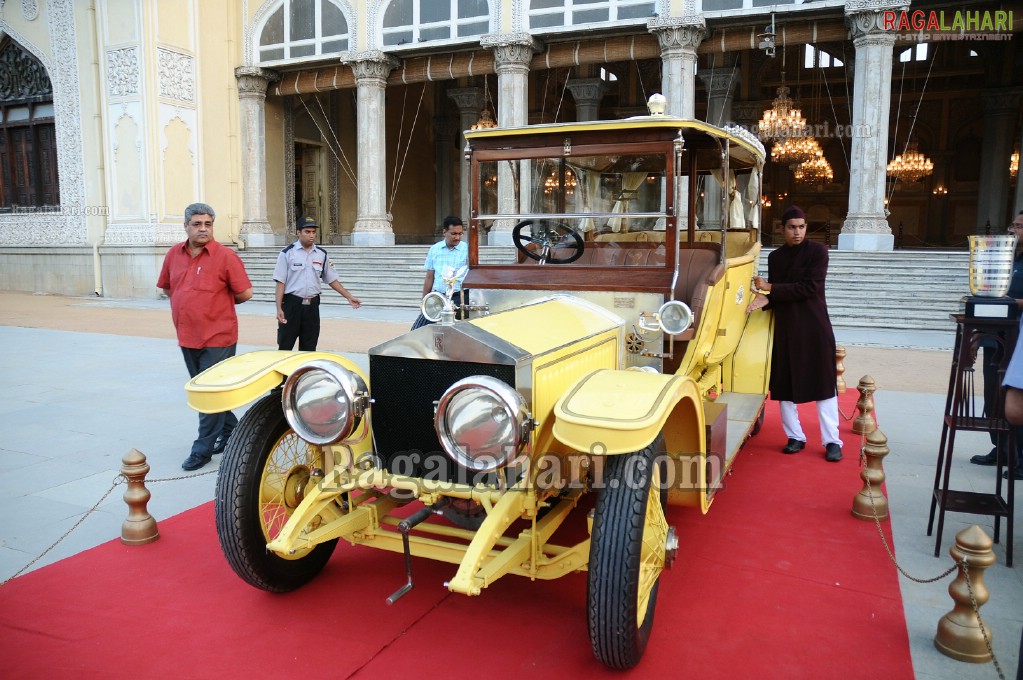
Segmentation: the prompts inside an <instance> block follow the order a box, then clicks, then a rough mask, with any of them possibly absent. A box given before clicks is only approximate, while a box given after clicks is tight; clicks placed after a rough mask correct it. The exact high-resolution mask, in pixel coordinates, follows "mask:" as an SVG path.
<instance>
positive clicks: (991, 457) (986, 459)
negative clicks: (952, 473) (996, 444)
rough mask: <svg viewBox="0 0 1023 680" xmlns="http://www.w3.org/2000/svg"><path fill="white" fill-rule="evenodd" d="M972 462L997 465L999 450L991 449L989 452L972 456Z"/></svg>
mask: <svg viewBox="0 0 1023 680" xmlns="http://www.w3.org/2000/svg"><path fill="white" fill-rule="evenodd" d="M970 462H971V463H973V464H974V465H997V464H998V452H997V451H996V450H995V449H991V451H989V452H988V453H985V454H980V453H978V454H977V455H976V456H973V457H972V458H970Z"/></svg>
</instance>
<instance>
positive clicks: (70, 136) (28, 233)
mask: <svg viewBox="0 0 1023 680" xmlns="http://www.w3.org/2000/svg"><path fill="white" fill-rule="evenodd" d="M47 8H48V12H47V17H48V22H49V23H48V29H49V37H50V45H49V47H50V52H49V54H47V53H44V52H43V51H42V50H40V49H39V48H38V47H36V46H35V45H34V44H33V43H32V41H30V40H28V39H27V38H26V37H25V36H24V35H22V34H21V33H20V32H19V31H18V30H16V29H14V28H12V27H11V26H10V25H9V24H8V23H7V22H6V21H4V19H3V17H2V16H0V31H2V32H3V33H5V34H7V35H9V36H11V38H12V39H13V40H15V41H16V42H17V43H18V44H19V45H21V46H22V47H23V48H24V49H25V50H26V51H27V52H29V53H30V54H31V55H32V56H33V57H35V58H36V59H38V60H39V62H40V63H41V64H42V67H43V68H44V69H45V70H46V74H47V75H48V76H49V79H50V84H51V86H52V88H53V108H54V123H55V125H54V127H55V129H56V136H57V172H58V181H59V183H60V203H61V210H60V212H56V213H46V214H29V215H3V216H0V244H3V245H73V244H82V243H86V242H87V240H88V232H87V229H86V221H85V217H86V214H87V213H88V212H89V210H88V208H90V206H86V205H85V177H84V167H85V166H84V160H83V157H82V120H81V108H80V105H79V99H78V98H79V88H78V55H77V51H76V47H75V45H76V44H77V41H76V39H75V38H76V34H75V22H74V6H73V0H51V1H50V2H49V4H48V6H47ZM28 225H31V227H32V228H31V229H27V228H26V226H28Z"/></svg>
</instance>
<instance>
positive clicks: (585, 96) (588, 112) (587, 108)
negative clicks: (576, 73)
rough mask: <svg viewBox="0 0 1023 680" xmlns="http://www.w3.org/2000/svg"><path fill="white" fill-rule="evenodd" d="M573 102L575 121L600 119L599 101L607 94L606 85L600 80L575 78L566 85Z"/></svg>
mask: <svg viewBox="0 0 1023 680" xmlns="http://www.w3.org/2000/svg"><path fill="white" fill-rule="evenodd" d="M566 87H567V88H568V91H569V92H571V93H572V98H573V99H574V100H575V119H576V120H578V121H587V120H597V119H598V118H600V101H601V100H602V99H603V98H604V93H605V92H607V83H606V82H604V81H603V80H602V79H600V78H577V79H576V80H570V81H568V85H566Z"/></svg>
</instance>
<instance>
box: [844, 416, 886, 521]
mask: <svg viewBox="0 0 1023 680" xmlns="http://www.w3.org/2000/svg"><path fill="white" fill-rule="evenodd" d="M888 453H889V449H888V437H885V436H884V433H883V432H881V430H878V429H876V428H875V429H874V431H873V432H871V433H870V434H868V435H867V443H866V445H865V446H864V447H863V455H864V457H865V458H866V465H864V467H863V469H862V470H861V471H860V478H861V479H862V480H863V488H862V489H860V492H859V493H858V494H856V496H855V497H854V498H853V506H852V516H853V517H855V518H856V519H863V520H867V521H868V522H869V521H872V520H873V519H874V517H875V516H876V517H877V519H886V518H887V517H888V499H887V498H885V495H884V494H883V493H881V485H882V484H883V483H884V467H882V465H881V464H882V462H883V460H884V457H885V456H887V455H888Z"/></svg>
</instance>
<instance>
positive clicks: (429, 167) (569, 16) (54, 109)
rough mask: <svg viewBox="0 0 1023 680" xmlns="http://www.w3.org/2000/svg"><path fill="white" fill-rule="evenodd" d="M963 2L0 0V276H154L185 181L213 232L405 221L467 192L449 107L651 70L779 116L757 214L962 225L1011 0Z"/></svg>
mask: <svg viewBox="0 0 1023 680" xmlns="http://www.w3.org/2000/svg"><path fill="white" fill-rule="evenodd" d="M966 5H967V3H949V2H929V1H921V2H912V4H911V3H910V2H909V1H908V0H852V1H850V2H835V1H833V0H812V1H809V0H808V1H803V2H784V1H781V2H773V3H767V2H762V1H761V0H218V1H216V2H206V1H200V0H0V265H2V266H0V288H3V289H7V290H24V291H37V292H54V293H64V294H72V295H83V294H88V293H92V292H95V293H97V294H102V295H109V296H113V297H155V296H156V295H157V290H156V288H155V280H156V274H157V272H158V270H159V266H160V262H161V261H162V257H163V254H164V252H165V251H166V248H167V246H169V245H171V244H172V243H175V242H177V241H180V240H181V239H182V238H183V226H182V222H183V211H184V208H185V206H186V205H187V204H189V203H191V202H194V201H204V202H206V203H209V204H211V205H212V206H213V207H214V209H215V210H216V211H217V220H216V235H217V238H218V239H219V240H220V241H221V242H224V243H228V244H235V245H236V246H237V247H239V248H254V247H261V246H280V245H283V244H284V243H286V242H288V241H289V240H291V239H293V238H294V224H295V221H296V219H297V217H298V216H300V215H302V214H310V215H313V216H314V217H315V218H316V219H317V221H318V222H319V224H320V225H321V240H322V241H323V242H324V243H328V244H338V245H348V244H354V245H370V246H380V247H387V246H389V245H391V244H395V243H398V244H401V243H432V242H433V241H434V240H435V239H436V232H437V230H438V226H439V224H440V223H441V220H442V219H443V217H444V216H445V215H448V214H458V215H462V216H463V217H466V218H468V217H469V214H468V211H469V205H468V194H469V192H468V181H469V178H468V177H467V172H466V165H465V161H464V157H463V149H464V139H463V137H462V134H461V131H462V130H465V129H468V128H471V127H472V126H474V125H480V124H483V125H487V124H492V123H491V120H493V121H496V123H497V124H499V125H501V126H519V125H528V124H532V123H540V122H544V123H549V122H558V121H573V120H592V119H601V118H606V119H613V118H622V117H627V116H632V115H640V114H643V113H645V102H646V100H647V98H648V96H649V95H650V94H652V93H655V92H661V93H663V94H664V96H665V97H666V98H667V102H668V104H667V113H668V114H669V115H675V116H681V117H690V118H698V119H701V120H706V121H709V122H711V123H714V124H718V125H724V124H734V125H740V126H744V127H746V128H747V129H750V130H752V131H754V132H756V131H758V130H759V131H760V132H761V133H763V132H764V130H765V129H766V127H765V126H766V123H768V122H773V124H774V125H775V126H776V127H779V129H780V130H782V132H783V133H784V131H785V130H788V131H789V132H791V131H792V130H795V129H796V128H798V129H799V130H800V132H799V134H797V135H795V136H792V137H787V136H786V134H781V135H780V136H776V137H775V138H772V139H769V140H768V141H769V142H770V143H769V144H767V146H768V147H769V148H770V149H771V150H772V151H773V152H774V158H773V159H772V160H770V161H769V162H768V165H767V169H766V171H765V182H764V186H763V187H762V191H761V193H762V196H761V206H762V210H763V215H764V220H763V222H764V224H765V225H770V224H772V220H776V218H777V217H778V215H780V213H781V210H782V209H783V208H784V206H785V205H787V204H789V203H796V204H799V205H801V206H803V207H804V208H805V209H806V210H807V212H808V218H809V221H810V225H811V229H812V230H813V231H814V237H815V238H819V239H824V240H826V241H827V242H828V243H829V245H832V246H836V247H838V248H841V249H851V250H880V251H885V250H891V249H893V248H962V247H965V242H966V237H967V236H968V235H970V234H975V233H985V232H988V233H1002V232H1004V230H1005V225H1006V224H1008V222H1009V221H1010V220H1011V216H1012V215H1014V214H1015V213H1016V212H1018V211H1019V210H1023V182H1020V181H1018V179H1017V175H1018V172H1017V170H1016V168H1017V167H1018V157H1019V150H1020V140H1021V136H1023V120H1021V102H1023V97H1021V95H1023V50H1021V49H1020V46H1019V42H1020V41H1019V37H1018V32H1019V31H1020V29H1021V27H1023V9H1020V10H1019V11H1015V10H1014V9H1013V8H1012V6H1011V5H1010V4H1007V3H1000V2H974V3H968V6H966ZM765 112H767V113H766V114H765ZM796 114H798V115H796ZM765 116H766V117H765ZM799 121H802V124H801V125H800V124H799ZM776 131H777V130H776ZM810 138H812V143H811V139H810ZM720 191H721V188H720V185H719V184H715V183H714V182H707V183H706V184H705V185H704V188H703V194H704V195H702V196H701V199H700V200H701V201H702V203H703V205H705V206H707V207H706V209H705V210H704V212H703V213H702V215H701V219H702V223H703V225H704V226H707V227H710V228H713V227H714V226H716V224H717V223H719V218H718V217H717V216H716V215H715V211H714V209H713V206H714V205H716V204H717V203H719V201H716V200H715V199H716V198H717V197H718V196H720V193H719V192H720ZM765 231H767V232H768V233H765V235H764V238H765V242H767V243H769V242H770V238H771V234H770V233H769V232H770V229H769V228H768V229H765ZM488 240H489V242H490V243H491V244H501V243H505V242H508V234H506V233H491V234H489V235H488Z"/></svg>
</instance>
